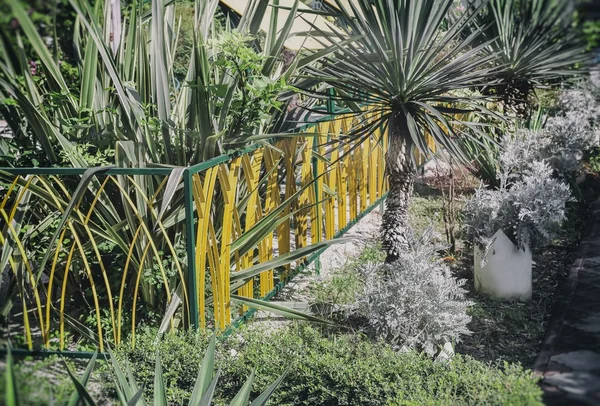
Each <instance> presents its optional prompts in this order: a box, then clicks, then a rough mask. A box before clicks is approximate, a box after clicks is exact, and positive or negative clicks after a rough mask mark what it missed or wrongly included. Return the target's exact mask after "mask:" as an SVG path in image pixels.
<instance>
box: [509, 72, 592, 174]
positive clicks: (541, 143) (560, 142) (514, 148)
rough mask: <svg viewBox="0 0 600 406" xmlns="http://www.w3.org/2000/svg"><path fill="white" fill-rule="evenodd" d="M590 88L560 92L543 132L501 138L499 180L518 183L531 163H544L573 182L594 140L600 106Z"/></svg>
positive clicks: (530, 131)
mask: <svg viewBox="0 0 600 406" xmlns="http://www.w3.org/2000/svg"><path fill="white" fill-rule="evenodd" d="M590 86H591V85H585V84H581V85H580V86H579V87H577V88H575V89H570V90H564V91H563V92H561V93H560V95H559V99H558V111H557V114H556V115H555V116H553V117H550V118H548V119H547V121H546V124H545V126H544V128H543V129H536V130H519V131H517V132H516V133H515V134H510V135H508V136H507V137H505V138H504V140H503V142H502V146H503V149H502V152H501V153H500V157H499V163H500V169H501V173H502V174H501V175H500V177H501V178H502V176H504V177H506V179H507V180H508V181H511V180H518V179H519V178H520V176H521V175H522V174H524V173H525V172H527V170H531V165H532V163H534V162H538V161H542V160H545V161H546V162H547V163H548V164H549V165H550V166H551V167H552V168H553V170H554V172H555V174H556V175H558V176H559V177H560V178H563V179H566V180H569V181H571V180H573V176H574V175H575V174H576V173H577V172H578V171H579V169H580V167H581V162H582V158H583V156H584V153H585V151H587V150H588V149H590V148H591V147H592V145H593V144H594V142H595V141H597V138H598V130H599V124H600V121H599V120H598V117H599V116H600V104H599V103H598V101H597V99H596V97H595V95H594V91H593V89H591V88H590Z"/></svg>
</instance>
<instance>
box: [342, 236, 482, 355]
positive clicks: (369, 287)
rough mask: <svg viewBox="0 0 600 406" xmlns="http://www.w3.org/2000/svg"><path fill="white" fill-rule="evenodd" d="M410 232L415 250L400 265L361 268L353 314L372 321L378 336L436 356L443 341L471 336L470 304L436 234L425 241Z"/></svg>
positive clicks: (405, 253) (400, 259)
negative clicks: (442, 255)
mask: <svg viewBox="0 0 600 406" xmlns="http://www.w3.org/2000/svg"><path fill="white" fill-rule="evenodd" d="M409 234H410V237H409V241H410V249H409V250H407V251H406V252H403V253H401V254H400V257H399V258H398V260H397V261H396V262H395V263H393V264H382V263H368V264H366V265H363V266H362V267H361V268H360V272H361V274H362V276H363V277H364V282H365V285H364V286H365V287H364V292H363V294H362V295H360V296H359V298H358V301H357V303H356V304H355V305H354V306H353V309H352V310H353V311H354V312H356V313H358V315H359V316H360V317H361V318H363V319H364V320H367V323H368V330H369V331H370V332H371V333H373V334H374V335H375V336H376V337H378V338H383V339H385V340H387V341H388V342H390V343H392V345H394V346H395V347H396V348H401V347H407V348H417V349H420V350H423V351H425V352H426V353H427V354H429V355H431V356H433V355H435V353H436V352H437V351H438V350H439V348H441V347H442V346H443V345H444V343H446V342H458V341H459V340H460V336H461V335H463V334H470V331H469V329H468V328H467V324H468V323H469V322H470V320H471V317H470V316H469V315H467V308H468V307H469V306H470V305H471V303H470V302H469V301H468V300H467V299H466V298H465V293H466V290H465V289H464V288H463V285H464V283H465V280H459V279H456V278H455V277H454V276H452V274H451V272H450V269H449V268H448V266H447V265H446V264H445V263H444V262H443V261H442V260H441V259H440V257H439V255H438V253H437V251H438V249H439V248H440V247H439V246H437V245H436V244H435V243H434V241H435V240H436V235H435V233H434V232H433V230H432V229H431V228H429V229H427V230H426V231H425V232H424V233H423V235H422V236H420V237H416V236H414V235H412V232H411V233H409ZM438 240H439V239H438Z"/></svg>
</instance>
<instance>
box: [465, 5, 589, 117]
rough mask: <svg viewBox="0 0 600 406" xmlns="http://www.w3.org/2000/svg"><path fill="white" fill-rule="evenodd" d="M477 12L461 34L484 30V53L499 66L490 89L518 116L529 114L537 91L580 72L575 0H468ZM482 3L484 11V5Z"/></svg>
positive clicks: (581, 47) (581, 56) (582, 46)
mask: <svg viewBox="0 0 600 406" xmlns="http://www.w3.org/2000/svg"><path fill="white" fill-rule="evenodd" d="M463 3H464V4H465V5H466V7H467V8H468V9H470V10H472V12H473V11H476V10H479V11H478V12H477V17H476V18H474V19H473V20H472V21H471V23H470V24H469V26H468V29H467V30H466V31H465V32H464V33H463V37H467V36H470V35H471V34H472V33H473V32H480V31H481V32H482V34H481V35H480V36H479V38H478V41H479V42H480V43H483V42H486V41H488V43H487V46H485V47H484V48H483V51H484V52H485V54H487V55H489V56H491V57H493V63H494V64H495V65H496V66H498V67H499V68H500V71H499V72H498V73H496V75H495V79H496V80H497V83H496V84H495V85H493V86H491V87H490V88H489V90H491V92H492V93H494V94H496V95H497V96H498V97H500V98H501V99H502V100H503V101H504V103H505V105H506V107H507V108H508V109H509V110H511V111H512V112H513V113H514V114H515V115H516V116H517V117H519V118H524V119H527V118H529V115H530V113H531V112H530V104H531V101H530V97H531V96H532V92H533V91H534V89H535V88H537V87H542V86H547V85H549V84H553V83H556V82H557V80H559V79H561V78H565V77H569V76H573V75H576V74H580V73H581V72H582V70H581V68H582V67H584V66H585V64H586V60H587V56H586V55H585V54H584V51H585V44H584V43H583V40H582V38H581V35H580V34H579V33H578V32H577V30H576V29H575V28H574V12H575V8H574V5H575V2H574V1H571V0H527V1H518V0H490V1H481V0H474V1H473V0H466V1H464V2H463ZM482 5H483V8H482V7H481V6H482Z"/></svg>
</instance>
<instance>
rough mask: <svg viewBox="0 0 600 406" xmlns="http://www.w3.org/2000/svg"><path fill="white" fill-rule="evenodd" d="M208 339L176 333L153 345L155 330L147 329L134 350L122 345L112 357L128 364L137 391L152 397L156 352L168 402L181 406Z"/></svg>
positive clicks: (185, 333) (194, 380)
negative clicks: (145, 391) (159, 359)
mask: <svg viewBox="0 0 600 406" xmlns="http://www.w3.org/2000/svg"><path fill="white" fill-rule="evenodd" d="M209 339H210V336H209V335H206V334H203V333H200V332H193V331H187V332H186V331H179V330H177V331H175V332H173V333H166V334H164V336H163V338H162V339H161V340H159V341H156V329H152V328H146V329H144V330H142V331H141V332H140V333H139V334H138V335H137V336H136V340H135V347H134V348H133V349H131V346H130V345H129V344H126V345H123V346H121V347H119V348H117V350H116V351H115V355H116V357H117V359H118V360H119V361H125V360H127V362H129V365H130V366H131V370H132V371H133V375H134V377H135V380H136V381H137V382H138V383H139V385H140V387H141V386H142V385H144V388H146V389H147V390H148V393H152V392H153V390H154V375H155V363H156V350H158V352H159V353H160V358H161V362H162V368H163V379H164V382H165V387H166V395H167V400H168V401H169V402H174V403H176V404H180V402H181V400H182V399H187V398H189V397H190V395H191V393H192V390H193V388H194V384H195V383H196V377H197V376H198V368H199V366H200V364H201V363H202V358H203V357H204V352H205V351H206V348H207V347H208V342H209ZM217 367H218V364H217Z"/></svg>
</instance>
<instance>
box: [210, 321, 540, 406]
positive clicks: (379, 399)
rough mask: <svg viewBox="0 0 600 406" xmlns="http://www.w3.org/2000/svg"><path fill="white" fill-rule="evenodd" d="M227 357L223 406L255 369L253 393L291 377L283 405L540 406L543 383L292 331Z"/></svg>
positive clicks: (305, 329) (248, 333) (248, 338)
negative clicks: (281, 379)
mask: <svg viewBox="0 0 600 406" xmlns="http://www.w3.org/2000/svg"><path fill="white" fill-rule="evenodd" d="M229 343H231V345H233V346H234V348H233V349H230V350H229V351H228V352H227V353H224V354H223V357H224V358H223V360H222V362H221V363H219V365H220V366H221V367H222V368H223V371H222V375H221V379H220V381H219V388H218V394H217V396H218V398H220V400H219V401H217V404H221V403H220V402H224V401H225V400H226V399H230V398H231V396H232V394H234V393H235V392H236V391H237V390H238V389H239V388H240V386H241V382H243V381H244V377H246V376H248V373H249V372H250V371H251V370H252V369H253V368H255V369H256V379H255V386H254V391H255V393H254V394H256V393H258V392H260V391H261V390H264V389H265V388H266V387H267V386H268V384H269V383H270V382H272V381H273V380H274V379H276V378H277V376H279V374H281V373H282V372H283V371H284V370H285V369H289V374H288V376H287V378H286V379H285V381H284V382H283V383H282V385H281V386H280V387H279V389H278V390H277V392H276V393H275V394H274V395H273V398H272V402H273V403H272V404H276V405H451V404H457V405H541V404H542V403H541V390H540V389H539V387H538V386H537V383H536V382H537V381H536V378H534V377H533V376H532V374H531V373H530V372H529V371H526V370H524V369H523V368H521V367H520V366H518V365H508V364H505V365H503V366H502V367H500V368H498V367H497V366H495V365H488V364H485V363H481V362H479V361H476V360H474V359H472V358H470V357H462V356H460V355H456V356H455V357H454V358H453V359H452V360H450V361H449V362H445V363H444V362H435V361H433V360H432V359H431V358H430V357H427V356H426V355H424V354H421V353H418V352H415V351H408V352H404V353H400V352H395V351H393V349H392V348H391V346H389V345H388V344H385V343H383V342H372V341H370V340H368V339H366V338H365V337H363V336H360V335H355V334H333V335H330V336H328V335H326V334H324V333H323V332H321V331H320V330H318V329H317V328H315V327H311V326H309V325H305V324H292V325H290V326H288V327H286V328H284V329H283V330H277V331H276V332H275V333H271V334H269V333H264V332H259V331H258V330H255V329H252V328H249V329H246V330H244V331H241V332H240V333H238V334H236V336H234V337H232V338H231V339H230V340H229Z"/></svg>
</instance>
